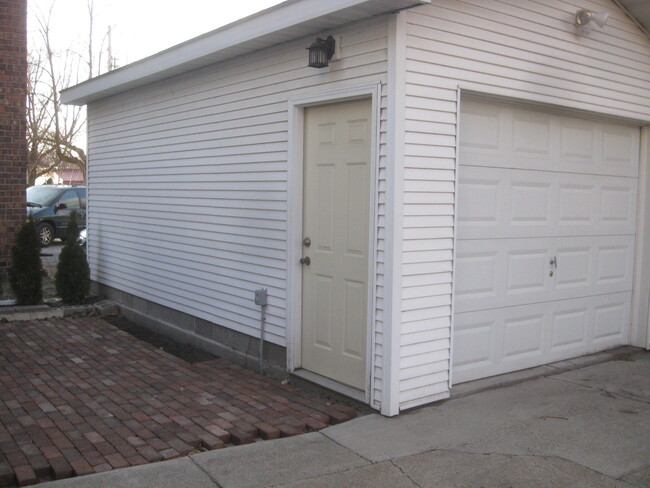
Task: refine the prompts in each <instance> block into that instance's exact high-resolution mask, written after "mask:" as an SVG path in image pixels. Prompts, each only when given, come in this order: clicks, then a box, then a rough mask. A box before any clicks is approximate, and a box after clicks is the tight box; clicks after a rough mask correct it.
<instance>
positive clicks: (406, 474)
mask: <svg viewBox="0 0 650 488" xmlns="http://www.w3.org/2000/svg"><path fill="white" fill-rule="evenodd" d="M434 450H435V449H434ZM390 463H391V464H392V465H393V466H395V467H396V468H397V469H399V471H400V473H402V474H403V475H404V476H406V477H407V478H408V480H409V481H410V482H411V483H413V484H414V485H415V486H417V487H418V488H422V485H421V484H419V483H418V482H417V481H415V480H414V479H413V478H411V475H410V474H408V473H407V472H406V471H405V470H404V468H402V467H401V466H400V465H399V464H396V463H395V461H394V460H393V459H391V460H390Z"/></svg>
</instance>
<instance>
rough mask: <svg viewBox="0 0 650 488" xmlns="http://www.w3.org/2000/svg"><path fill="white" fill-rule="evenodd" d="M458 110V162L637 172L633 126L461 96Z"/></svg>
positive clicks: (636, 133)
mask: <svg viewBox="0 0 650 488" xmlns="http://www.w3.org/2000/svg"><path fill="white" fill-rule="evenodd" d="M462 110H463V113H462V114H461V131H460V157H461V163H462V164H465V165H471V166H487V167H494V168H511V169H526V170H538V169H543V170H547V171H554V172H565V173H581V174H599V175H611V176H627V177H633V178H635V177H636V176H637V175H638V153H639V142H640V132H639V128H638V127H635V126H631V125H630V126H628V125H620V124H611V123H607V122H599V121H594V120H587V119H579V118H575V117H570V116H565V115H559V114H551V113H543V112H536V111H533V110H527V109H523V108H518V107H513V106H508V105H505V104H502V105H495V104H491V103H486V102H480V101H474V100H463V102H462Z"/></svg>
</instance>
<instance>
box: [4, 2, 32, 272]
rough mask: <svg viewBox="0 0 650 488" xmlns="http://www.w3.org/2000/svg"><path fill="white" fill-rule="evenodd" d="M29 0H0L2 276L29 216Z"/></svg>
mask: <svg viewBox="0 0 650 488" xmlns="http://www.w3.org/2000/svg"><path fill="white" fill-rule="evenodd" d="M26 25H27V0H0V277H2V276H4V275H5V274H6V271H7V267H8V266H9V261H10V249H11V246H12V245H13V243H14V238H15V234H16V232H17V230H18V227H19V226H20V223H21V222H22V221H23V219H24V218H25V182H26V161H27V145H26V142H25V89H26V86H27V26H26Z"/></svg>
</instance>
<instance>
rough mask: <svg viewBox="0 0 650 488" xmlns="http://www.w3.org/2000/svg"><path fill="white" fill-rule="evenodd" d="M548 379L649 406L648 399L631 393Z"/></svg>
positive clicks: (573, 381)
mask: <svg viewBox="0 0 650 488" xmlns="http://www.w3.org/2000/svg"><path fill="white" fill-rule="evenodd" d="M548 379H550V380H556V381H563V382H564V383H570V384H572V385H577V386H584V387H585V388H589V389H590V390H595V391H599V392H601V393H603V394H605V395H607V396H609V397H611V398H624V399H626V400H631V401H634V402H639V403H647V404H649V405H650V398H649V399H646V398H639V397H637V396H635V395H634V394H632V393H630V394H627V395H626V394H624V393H621V392H619V391H610V390H608V389H607V388H606V387H604V388H603V387H599V386H595V385H589V384H585V383H581V382H579V381H575V380H568V379H566V378H557V377H548Z"/></svg>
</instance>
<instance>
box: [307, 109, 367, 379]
mask: <svg viewBox="0 0 650 488" xmlns="http://www.w3.org/2000/svg"><path fill="white" fill-rule="evenodd" d="M371 122H372V117H371V101H370V100H369V99H368V100H356V101H352V102H343V103H335V104H330V105H321V106H316V107H309V108H306V109H305V126H304V129H305V131H304V186H303V247H302V249H303V259H302V261H303V264H302V270H303V271H302V367H303V368H305V369H307V370H309V371H312V372H314V373H317V374H319V375H322V376H325V377H327V378H330V379H332V380H335V381H337V382H340V383H343V384H345V385H348V386H351V387H353V388H357V389H359V390H365V386H366V376H367V373H366V342H367V308H368V241H369V235H368V232H369V227H370V222H369V214H370V176H371V172H370V167H371V164H370V157H371V156H370V154H371V150H370V140H371V137H370V134H371V133H370V130H371V125H372V124H371Z"/></svg>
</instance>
